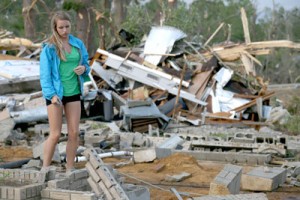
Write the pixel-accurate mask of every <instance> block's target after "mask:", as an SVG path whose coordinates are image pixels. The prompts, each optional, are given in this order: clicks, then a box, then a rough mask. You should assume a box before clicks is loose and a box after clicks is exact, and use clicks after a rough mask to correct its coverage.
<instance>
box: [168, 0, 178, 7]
mask: <svg viewBox="0 0 300 200" xmlns="http://www.w3.org/2000/svg"><path fill="white" fill-rule="evenodd" d="M176 6H177V0H168V7H169V8H170V9H174V8H176Z"/></svg>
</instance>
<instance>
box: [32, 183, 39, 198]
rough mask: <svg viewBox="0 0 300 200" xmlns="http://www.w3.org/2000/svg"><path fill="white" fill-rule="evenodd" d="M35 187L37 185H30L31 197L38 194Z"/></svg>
mask: <svg viewBox="0 0 300 200" xmlns="http://www.w3.org/2000/svg"><path fill="white" fill-rule="evenodd" d="M36 187H37V186H33V187H31V196H32V197H36V196H38V194H37V188H36Z"/></svg>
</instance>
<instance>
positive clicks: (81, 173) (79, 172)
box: [74, 169, 89, 180]
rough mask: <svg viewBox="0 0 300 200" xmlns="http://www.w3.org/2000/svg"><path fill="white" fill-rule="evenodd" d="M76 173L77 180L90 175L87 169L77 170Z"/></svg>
mask: <svg viewBox="0 0 300 200" xmlns="http://www.w3.org/2000/svg"><path fill="white" fill-rule="evenodd" d="M74 175H75V180H78V179H83V178H88V177H89V173H88V172H87V170H86V169H80V170H75V171H74Z"/></svg>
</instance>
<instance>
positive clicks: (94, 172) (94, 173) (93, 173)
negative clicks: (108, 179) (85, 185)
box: [85, 162, 101, 183]
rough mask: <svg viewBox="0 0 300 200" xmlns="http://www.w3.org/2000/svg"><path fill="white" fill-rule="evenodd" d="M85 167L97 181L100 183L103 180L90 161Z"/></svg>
mask: <svg viewBox="0 0 300 200" xmlns="http://www.w3.org/2000/svg"><path fill="white" fill-rule="evenodd" d="M85 168H86V169H87V171H88V173H89V174H90V176H91V177H92V178H93V180H94V181H95V182H96V183H98V182H99V181H100V180H101V179H100V177H99V175H98V174H97V173H96V171H95V169H94V168H93V166H92V165H91V164H90V163H89V162H88V163H86V165H85Z"/></svg>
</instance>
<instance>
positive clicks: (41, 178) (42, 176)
mask: <svg viewBox="0 0 300 200" xmlns="http://www.w3.org/2000/svg"><path fill="white" fill-rule="evenodd" d="M49 171H50V166H48V167H42V168H41V170H40V172H39V175H38V176H37V182H38V183H45V181H46V178H47V174H48V172H49Z"/></svg>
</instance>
